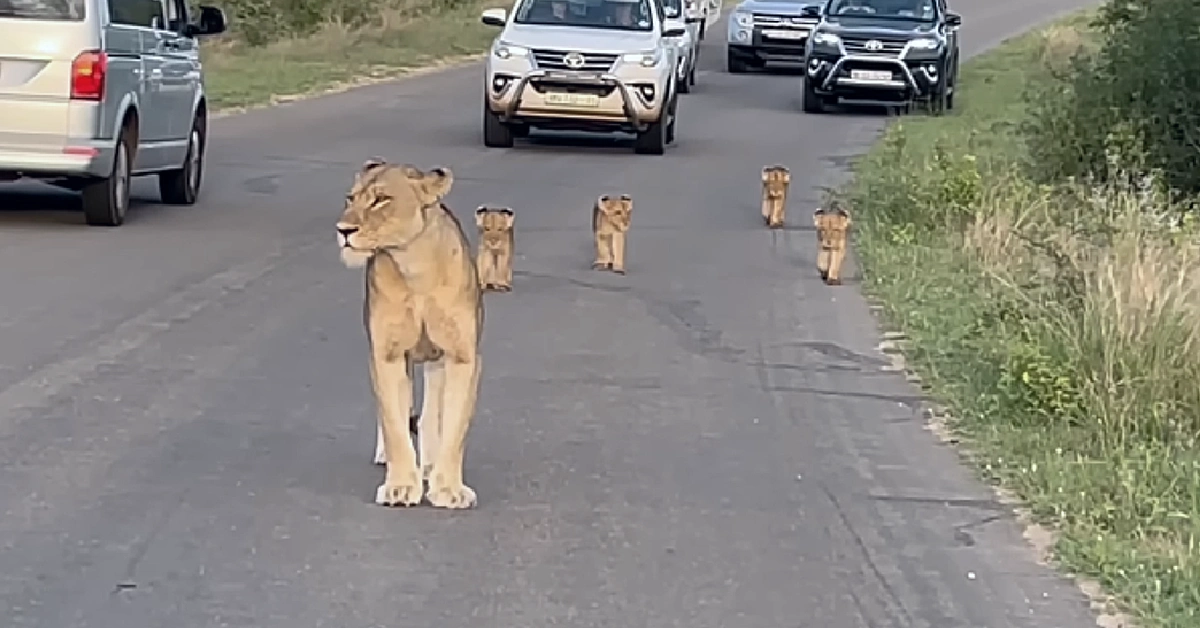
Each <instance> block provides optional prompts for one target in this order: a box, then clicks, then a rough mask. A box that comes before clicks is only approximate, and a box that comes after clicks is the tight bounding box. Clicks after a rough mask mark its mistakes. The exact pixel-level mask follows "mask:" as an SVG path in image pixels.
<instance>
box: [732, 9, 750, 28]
mask: <svg viewBox="0 0 1200 628" xmlns="http://www.w3.org/2000/svg"><path fill="white" fill-rule="evenodd" d="M733 22H734V23H735V24H737V25H738V26H741V27H742V28H750V27H751V26H754V15H752V14H750V13H742V12H740V11H739V12H737V13H734V14H733Z"/></svg>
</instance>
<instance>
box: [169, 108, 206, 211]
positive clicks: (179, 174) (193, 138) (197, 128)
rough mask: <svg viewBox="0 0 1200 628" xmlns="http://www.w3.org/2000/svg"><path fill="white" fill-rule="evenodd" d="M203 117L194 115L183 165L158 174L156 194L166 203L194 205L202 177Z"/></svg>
mask: <svg viewBox="0 0 1200 628" xmlns="http://www.w3.org/2000/svg"><path fill="white" fill-rule="evenodd" d="M206 132H207V129H206V128H205V123H204V117H203V116H196V119H195V120H194V121H193V122H192V131H191V133H190V134H189V135H188V149H187V155H186V156H185V157H184V161H183V167H182V168H179V169H178V170H169V171H167V172H163V173H161V174H159V175H158V194H159V196H161V197H162V202H163V203H165V204H167V205H195V204H196V199H198V198H199V197H200V183H201V181H203V179H204V148H205V136H206V135H207V133H206Z"/></svg>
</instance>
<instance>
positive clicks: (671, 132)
mask: <svg viewBox="0 0 1200 628" xmlns="http://www.w3.org/2000/svg"><path fill="white" fill-rule="evenodd" d="M678 122H679V97H678V96H676V97H675V99H674V100H672V101H671V121H670V122H668V123H667V143H668V144H674V143H675V125H676V124H677V123H678Z"/></svg>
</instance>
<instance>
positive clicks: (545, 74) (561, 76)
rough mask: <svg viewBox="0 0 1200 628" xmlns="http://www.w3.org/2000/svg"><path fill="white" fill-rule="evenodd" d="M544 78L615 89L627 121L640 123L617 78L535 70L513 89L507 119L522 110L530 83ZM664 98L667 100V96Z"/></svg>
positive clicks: (603, 74) (506, 110)
mask: <svg viewBox="0 0 1200 628" xmlns="http://www.w3.org/2000/svg"><path fill="white" fill-rule="evenodd" d="M542 78H545V79H552V80H559V81H563V82H564V83H574V84H576V85H601V86H604V87H615V88H616V89H617V91H618V92H619V93H620V94H621V108H622V110H623V111H624V113H625V118H626V120H627V121H628V122H629V123H630V124H633V125H636V124H637V123H638V118H637V112H636V111H634V109H633V101H632V100H631V99H632V98H633V96H632V95H631V94H630V93H629V88H627V87H626V86H625V84H624V83H622V82H621V80H620V79H618V78H617V77H616V76H613V75H612V74H608V73H602V74H592V73H579V74H567V73H565V72H556V71H553V70H534V71H532V72H530V73H528V74H526V75H525V76H523V77H521V78H520V79H519V80H517V81H516V85H515V87H514V88H513V89H515V90H516V96H515V97H514V98H513V100H512V102H511V103H509V105H508V107H505V109H504V115H505V117H511V116H513V115H515V114H516V113H517V110H519V109H520V108H521V101H522V98H523V96H524V94H525V88H526V87H528V86H529V83H530V82H531V81H533V80H534V79H542ZM662 97H664V98H665V95H664V96H662ZM647 106H649V103H647Z"/></svg>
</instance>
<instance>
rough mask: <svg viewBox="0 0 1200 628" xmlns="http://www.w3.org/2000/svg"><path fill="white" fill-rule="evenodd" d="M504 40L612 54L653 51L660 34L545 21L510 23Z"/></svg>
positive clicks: (526, 45) (528, 45) (505, 31)
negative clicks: (543, 22)
mask: <svg viewBox="0 0 1200 628" xmlns="http://www.w3.org/2000/svg"><path fill="white" fill-rule="evenodd" d="M501 39H502V40H504V41H505V43H509V44H513V45H517V46H524V47H525V48H552V49H555V50H578V51H579V52H607V53H612V54H622V53H626V52H639V51H642V50H652V49H653V48H654V47H655V45H657V43H658V35H657V34H655V33H653V32H632V31H620V30H615V29H607V28H587V27H581V26H555V25H543V24H509V25H508V28H506V29H505V30H504V35H503V36H502V37H501Z"/></svg>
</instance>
